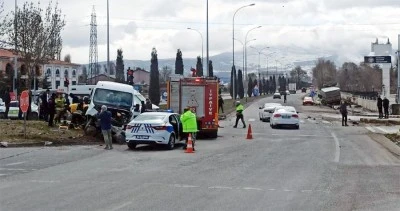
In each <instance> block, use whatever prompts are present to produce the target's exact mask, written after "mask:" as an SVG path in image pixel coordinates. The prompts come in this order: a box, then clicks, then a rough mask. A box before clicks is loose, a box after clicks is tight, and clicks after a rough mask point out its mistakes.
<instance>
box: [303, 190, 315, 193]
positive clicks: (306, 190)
mask: <svg viewBox="0 0 400 211" xmlns="http://www.w3.org/2000/svg"><path fill="white" fill-rule="evenodd" d="M300 192H302V193H304V192H312V190H301V191H300Z"/></svg>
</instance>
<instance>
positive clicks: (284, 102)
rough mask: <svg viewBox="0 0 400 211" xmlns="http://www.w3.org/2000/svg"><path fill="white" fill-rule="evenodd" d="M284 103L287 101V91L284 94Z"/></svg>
mask: <svg viewBox="0 0 400 211" xmlns="http://www.w3.org/2000/svg"><path fill="white" fill-rule="evenodd" d="M283 103H286V92H285V93H284V94H283Z"/></svg>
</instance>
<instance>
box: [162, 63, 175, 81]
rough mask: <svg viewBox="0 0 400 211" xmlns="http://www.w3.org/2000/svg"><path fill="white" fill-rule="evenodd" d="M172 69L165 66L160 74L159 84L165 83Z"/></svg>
mask: <svg viewBox="0 0 400 211" xmlns="http://www.w3.org/2000/svg"><path fill="white" fill-rule="evenodd" d="M171 73H172V68H170V67H168V66H165V67H163V69H162V70H161V72H160V82H162V83H166V82H167V80H168V79H169V77H170V76H171Z"/></svg>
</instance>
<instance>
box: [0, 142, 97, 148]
mask: <svg viewBox="0 0 400 211" xmlns="http://www.w3.org/2000/svg"><path fill="white" fill-rule="evenodd" d="M4 142H7V147H6V148H18V147H59V146H72V145H98V144H101V143H103V142H101V141H99V142H94V141H50V142H52V143H51V144H50V145H46V142H48V141H39V142H24V143H12V142H8V141H4ZM3 148H5V147H3Z"/></svg>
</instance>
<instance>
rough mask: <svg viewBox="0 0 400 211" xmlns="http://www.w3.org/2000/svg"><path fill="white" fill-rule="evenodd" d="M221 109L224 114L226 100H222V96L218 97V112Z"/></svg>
mask: <svg viewBox="0 0 400 211" xmlns="http://www.w3.org/2000/svg"><path fill="white" fill-rule="evenodd" d="M220 109H221V111H222V113H224V99H222V96H221V95H220V96H219V97H218V111H219V110H220Z"/></svg>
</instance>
